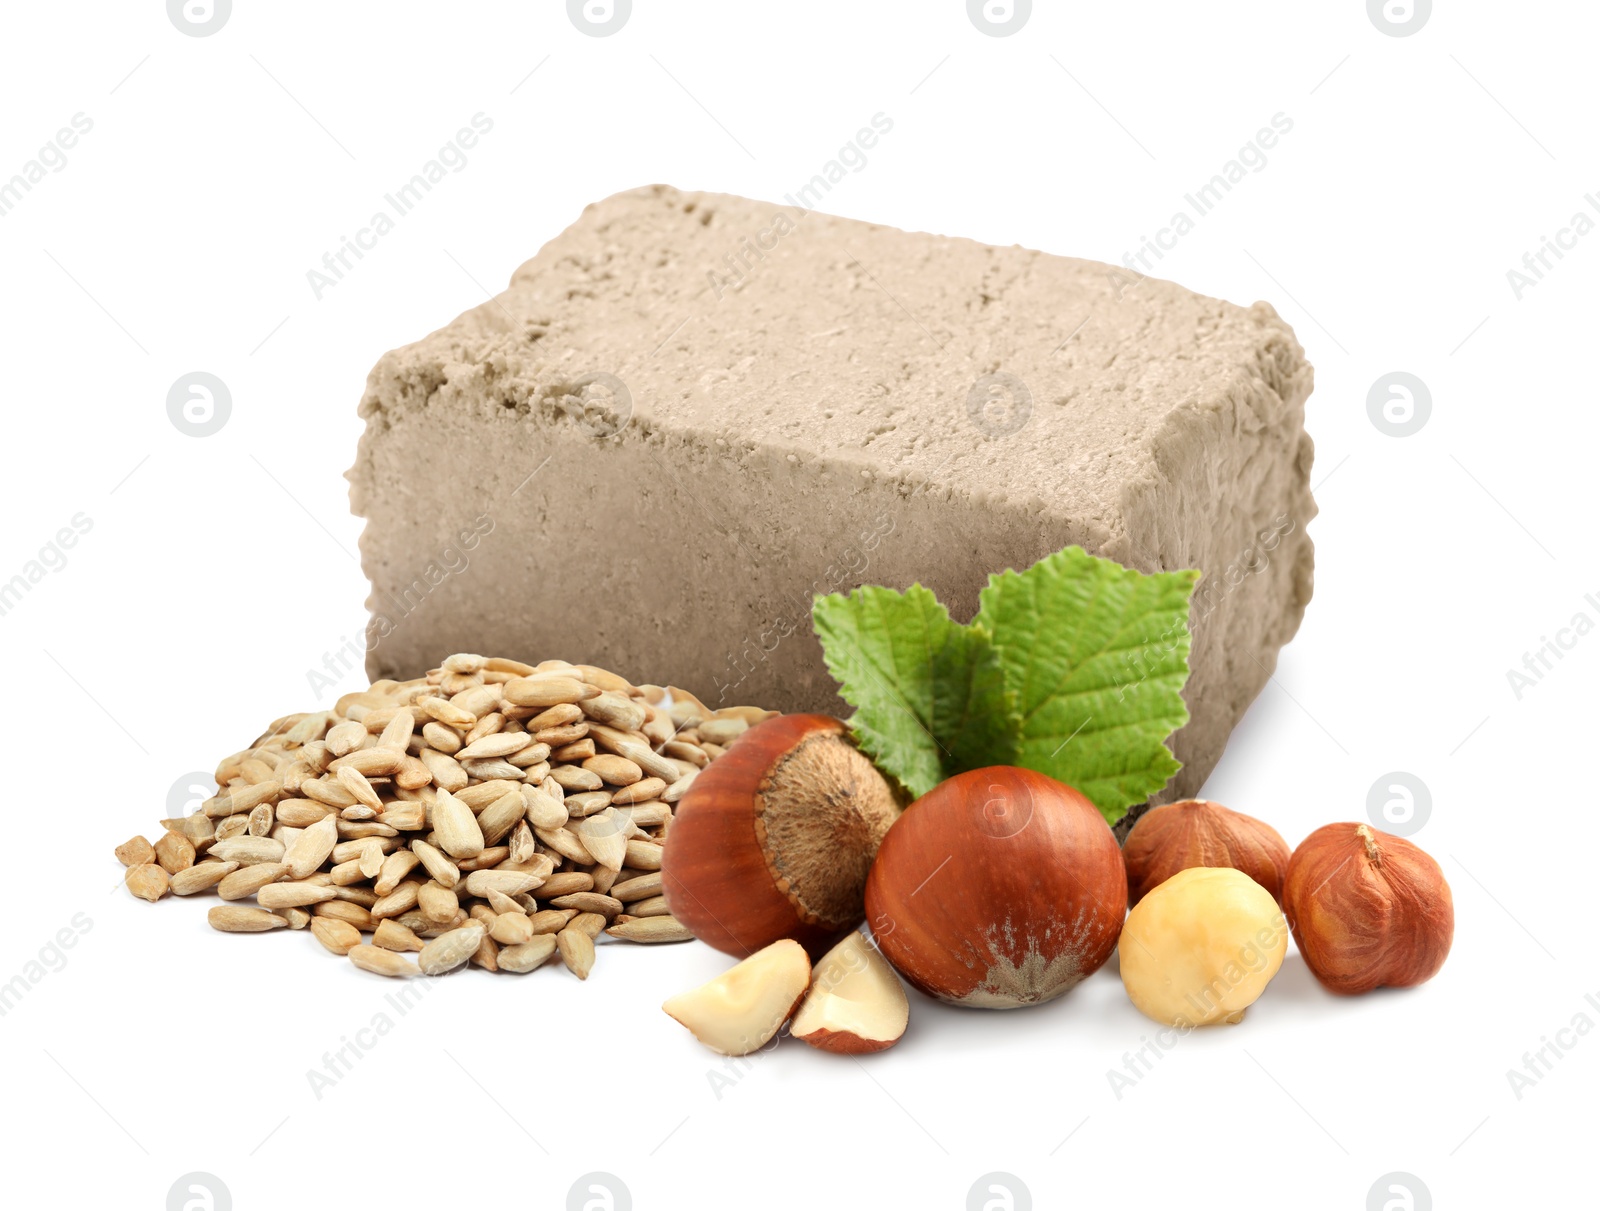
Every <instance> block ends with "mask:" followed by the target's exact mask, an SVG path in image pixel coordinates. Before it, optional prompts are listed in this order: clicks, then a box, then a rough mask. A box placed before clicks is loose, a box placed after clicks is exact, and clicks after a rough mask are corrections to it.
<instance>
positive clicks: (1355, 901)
mask: <svg viewBox="0 0 1600 1211" xmlns="http://www.w3.org/2000/svg"><path fill="white" fill-rule="evenodd" d="M1283 910H1284V913H1285V914H1286V915H1287V916H1288V918H1289V926H1290V928H1291V929H1292V930H1293V931H1294V942H1295V945H1296V946H1298V947H1299V948H1300V953H1301V954H1302V955H1303V956H1304V957H1305V961H1306V966H1307V967H1309V968H1311V972H1312V974H1313V975H1315V976H1316V977H1317V979H1318V980H1320V981H1321V982H1322V984H1323V985H1324V986H1325V987H1327V988H1328V989H1329V990H1330V991H1333V992H1339V993H1361V992H1371V991H1372V990H1373V989H1374V988H1380V987H1385V986H1387V987H1390V988H1410V987H1411V986H1413V985H1415V984H1421V983H1422V982H1423V981H1424V980H1428V979H1431V978H1432V977H1433V976H1434V974H1435V973H1437V972H1438V970H1439V968H1440V967H1442V966H1444V960H1445V956H1446V955H1448V954H1449V953H1450V942H1451V939H1452V938H1453V937H1454V935H1455V919H1456V918H1455V904H1454V901H1453V900H1452V899H1451V897H1450V885H1449V884H1448V883H1446V882H1445V878H1444V872H1443V871H1442V870H1440V869H1439V864H1438V863H1437V862H1435V861H1434V860H1433V859H1432V858H1430V857H1429V856H1428V855H1427V854H1426V853H1424V852H1423V851H1422V850H1421V849H1419V848H1418V847H1417V846H1415V845H1413V844H1412V843H1411V842H1410V841H1407V840H1406V839H1405V838H1403V837H1395V836H1391V835H1390V834H1388V833H1383V832H1379V831H1378V830H1377V829H1375V828H1370V827H1368V826H1367V825H1365V824H1329V825H1327V826H1325V827H1323V828H1319V829H1317V831H1316V832H1314V833H1312V834H1311V835H1310V836H1309V837H1307V838H1306V839H1305V840H1304V841H1302V842H1300V847H1299V848H1298V849H1296V850H1295V851H1294V855H1293V856H1292V857H1291V858H1290V859H1289V874H1288V878H1287V879H1286V880H1285V881H1284V886H1283Z"/></svg>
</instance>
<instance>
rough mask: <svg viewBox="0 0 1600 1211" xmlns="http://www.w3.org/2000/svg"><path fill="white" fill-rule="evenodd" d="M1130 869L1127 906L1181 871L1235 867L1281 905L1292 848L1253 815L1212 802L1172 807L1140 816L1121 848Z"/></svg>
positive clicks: (1195, 801) (1192, 801)
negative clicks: (1199, 868) (1284, 878)
mask: <svg viewBox="0 0 1600 1211" xmlns="http://www.w3.org/2000/svg"><path fill="white" fill-rule="evenodd" d="M1122 860H1123V862H1124V863H1125V864H1126V865H1127V868H1128V903H1129V904H1137V903H1139V901H1140V900H1142V899H1144V897H1145V896H1147V895H1148V894H1149V893H1150V892H1152V891H1154V890H1155V889H1156V888H1157V887H1158V886H1160V885H1161V884H1162V883H1165V882H1166V881H1167V880H1168V879H1170V878H1172V876H1173V875H1175V874H1177V873H1178V872H1179V871H1180V870H1188V869H1189V868H1190V867H1194V866H1231V867H1232V868H1233V869H1234V870H1239V871H1243V872H1244V873H1245V874H1247V875H1249V876H1250V877H1251V878H1252V879H1254V880H1255V881H1256V882H1257V883H1259V884H1261V886H1262V887H1264V888H1266V889H1267V891H1268V892H1269V893H1270V894H1271V896H1272V898H1273V899H1274V900H1276V901H1277V902H1278V903H1279V904H1282V903H1283V876H1284V874H1285V873H1286V872H1287V871H1288V869H1289V844H1288V842H1287V841H1285V840H1284V839H1283V838H1282V837H1281V836H1279V835H1278V830H1277V829H1275V828H1273V827H1272V826H1271V825H1270V824H1263V823H1262V822H1261V821H1260V820H1257V819H1256V818H1255V817H1254V816H1246V815H1245V814H1244V813H1242V812H1236V811H1230V810H1229V809H1228V808H1226V807H1223V806H1222V804H1220V803H1212V802H1211V801H1210V800H1209V799H1185V800H1183V801H1182V802H1180V803H1169V804H1167V805H1166V806H1165V807H1158V808H1155V809H1153V810H1152V811H1149V812H1147V813H1145V815H1143V816H1141V817H1140V819H1139V822H1138V823H1137V824H1135V825H1134V826H1133V831H1132V832H1130V833H1129V834H1128V839H1127V841H1126V842H1124V844H1123V846H1122Z"/></svg>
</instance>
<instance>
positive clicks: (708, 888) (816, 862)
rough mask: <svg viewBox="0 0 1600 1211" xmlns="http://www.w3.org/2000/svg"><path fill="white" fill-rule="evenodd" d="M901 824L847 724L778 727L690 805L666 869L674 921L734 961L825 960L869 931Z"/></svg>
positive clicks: (740, 747)
mask: <svg viewBox="0 0 1600 1211" xmlns="http://www.w3.org/2000/svg"><path fill="white" fill-rule="evenodd" d="M899 814H900V804H899V801H898V800H897V799H896V798H895V795H894V792H893V791H892V790H891V789H890V787H889V784H888V782H887V781H886V780H885V779H884V777H883V775H882V774H880V773H879V772H878V771H877V770H876V769H875V768H874V767H873V764H872V762H871V761H869V760H867V758H866V757H865V756H863V755H862V754H861V752H860V750H859V749H857V748H856V746H855V745H854V744H852V743H851V741H850V736H849V732H848V730H847V729H846V727H845V725H844V724H843V723H841V722H840V721H839V720H837V719H834V718H831V717H829V716H827V715H777V716H774V717H772V718H769V719H767V720H765V721H764V722H761V723H758V724H757V725H756V726H755V727H752V728H750V729H749V730H748V731H746V732H744V733H743V734H741V735H740V736H739V737H738V741H737V743H735V744H733V745H732V746H731V747H730V748H729V749H728V751H727V752H726V753H725V754H724V755H723V756H721V757H719V758H717V760H715V761H713V762H712V763H711V764H710V765H708V766H707V767H706V768H705V769H704V770H703V771H701V773H700V774H699V775H698V776H697V777H696V778H695V780H694V782H693V783H691V784H690V786H689V790H688V791H687V792H686V793H685V794H684V796H683V799H682V800H681V801H680V802H679V804H678V808H677V811H676V813H675V814H674V818H673V822H672V829H671V831H670V832H669V833H668V834H667V843H666V849H665V852H664V853H663V854H662V857H661V891H662V894H663V895H664V896H665V897H666V902H667V909H668V911H669V912H670V913H671V914H672V915H673V916H674V917H675V918H677V920H678V921H679V923H680V924H682V925H683V926H684V927H685V928H686V929H688V930H689V932H691V933H692V934H694V936H695V937H697V938H699V939H700V940H701V941H702V942H705V943H706V944H708V945H710V946H714V947H716V948H717V949H718V950H721V951H726V952H727V953H728V954H731V955H737V956H739V957H741V958H742V957H744V956H746V955H750V954H753V953H755V952H756V951H758V950H760V949H762V948H763V947H765V946H768V945H770V944H771V943H773V942H776V941H778V940H779V939H780V938H793V939H795V940H796V941H798V942H799V943H800V944H801V945H802V946H804V947H805V948H806V949H807V950H808V951H809V952H811V953H812V954H817V953H819V952H821V951H822V950H825V949H826V948H827V947H828V946H830V945H831V944H832V943H833V942H834V941H836V940H837V939H838V938H839V937H841V936H842V935H843V934H845V933H846V932H848V931H849V930H852V929H854V928H855V927H856V926H858V925H859V924H861V921H862V918H863V916H864V915H865V910H864V908H863V906H862V895H863V891H864V889H865V887H866V882H867V870H868V869H869V868H870V867H871V865H872V859H873V856H874V855H875V854H876V853H877V852H878V843H879V842H880V841H882V840H883V836H884V834H885V833H886V832H888V831H889V826H890V825H891V824H893V823H894V821H895V818H896V817H897V816H898V815H899Z"/></svg>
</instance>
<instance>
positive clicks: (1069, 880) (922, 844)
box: [713, 766, 1128, 1009]
mask: <svg viewBox="0 0 1600 1211" xmlns="http://www.w3.org/2000/svg"><path fill="white" fill-rule="evenodd" d="M713 768H715V767H714V766H713ZM1127 902H1128V884H1127V878H1126V876H1125V874H1124V873H1123V869H1122V855H1121V854H1120V853H1119V852H1118V849H1117V841H1116V838H1115V837H1114V836H1113V835H1112V833H1111V829H1110V828H1109V827H1108V826H1107V825H1106V822H1105V819H1104V817H1102V816H1101V815H1100V812H1099V811H1098V810H1097V809H1096V808H1095V806H1094V804H1092V803H1090V802H1089V800H1088V799H1086V798H1085V797H1084V796H1083V795H1081V794H1080V793H1079V792H1077V791H1075V790H1073V789H1072V788H1071V787H1070V786H1063V785H1062V784H1061V783H1059V782H1057V781H1056V780H1055V779H1054V778H1047V777H1046V776H1045V775H1043V774H1039V773H1035V772H1034V771H1032V770H1026V769H1015V768H1012V767H1011V766H991V767H989V768H988V769H979V770H972V771H969V772H967V773H964V774H957V775H956V776H955V777H953V778H949V779H947V780H945V781H944V782H941V783H940V784H939V785H938V786H936V787H934V788H933V789H932V790H931V791H929V792H928V793H927V794H926V795H923V796H922V798H920V799H918V800H917V801H916V802H915V803H913V804H912V805H911V806H910V807H908V808H907V809H906V811H905V814H904V815H902V816H901V817H900V819H899V820H898V821H896V822H895V824H894V827H892V828H891V829H890V830H889V835H888V836H887V837H885V838H884V839H883V845H882V847H881V848H880V849H879V850H878V860H877V861H876V862H874V863H873V866H872V873H871V874H870V875H869V876H868V877H867V919H868V921H869V923H870V924H871V926H872V932H873V934H874V936H875V937H876V939H877V942H878V947H879V949H880V950H881V951H882V952H883V955H884V957H885V958H886V959H888V960H889V962H890V963H892V964H893V965H894V967H895V970H897V971H898V972H899V973H900V974H901V975H902V976H904V977H905V978H906V979H907V980H908V981H910V982H911V983H912V984H914V985H915V986H916V987H917V988H919V989H921V990H922V991H923V992H925V993H927V994H928V995H929V996H934V997H938V998H939V999H941V1000H944V1001H949V1002H951V1003H953V1004H957V1005H967V1006H973V1007H977V1008H982V1009H1013V1008H1016V1007H1017V1006H1021V1005H1033V1004H1038V1003H1040V1002H1042V1001H1048V1000H1050V999H1051V998H1053V997H1058V996H1060V995H1061V994H1062V993H1064V992H1066V991H1067V990H1068V989H1070V988H1072V987H1074V986H1075V985H1076V984H1077V983H1078V982H1079V981H1080V980H1082V979H1083V978H1084V977H1085V976H1088V975H1090V974H1092V973H1093V972H1095V971H1096V970H1098V969H1099V967H1100V966H1101V965H1102V964H1103V963H1104V962H1105V961H1106V960H1107V959H1108V958H1110V957H1111V952H1112V951H1113V950H1114V949H1115V948H1116V944H1117V933H1118V931H1119V930H1120V929H1121V928H1122V917H1123V913H1124V912H1125V910H1126V907H1127Z"/></svg>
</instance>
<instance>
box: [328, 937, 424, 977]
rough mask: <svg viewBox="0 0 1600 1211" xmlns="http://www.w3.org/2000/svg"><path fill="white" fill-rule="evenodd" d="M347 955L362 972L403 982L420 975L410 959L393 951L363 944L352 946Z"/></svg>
mask: <svg viewBox="0 0 1600 1211" xmlns="http://www.w3.org/2000/svg"><path fill="white" fill-rule="evenodd" d="M346 954H347V955H348V956H349V958H350V961H351V962H352V963H354V964H355V965H356V966H357V967H359V968H361V970H362V971H370V972H372V974H373V975H380V976H392V977H394V978H397V979H402V980H403V979H408V978H410V977H411V976H414V975H418V974H420V973H419V972H418V970H417V965H416V964H415V963H413V962H412V961H411V960H410V959H408V958H406V957H405V956H404V955H400V954H396V953H395V952H394V951H392V950H385V949H383V947H381V946H372V945H369V944H368V943H365V942H363V943H361V944H360V945H359V946H352V947H351V948H350V949H349V950H348V951H347V952H346Z"/></svg>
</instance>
